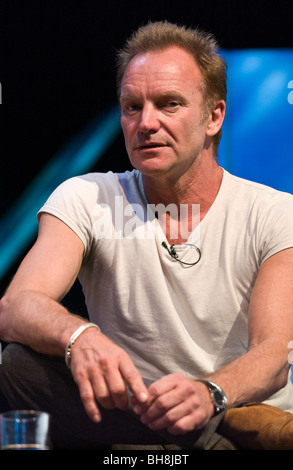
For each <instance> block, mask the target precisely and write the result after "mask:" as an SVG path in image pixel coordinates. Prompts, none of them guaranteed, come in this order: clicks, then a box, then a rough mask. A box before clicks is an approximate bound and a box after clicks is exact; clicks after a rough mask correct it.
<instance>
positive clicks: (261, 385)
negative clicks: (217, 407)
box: [133, 249, 293, 434]
mask: <svg viewBox="0 0 293 470" xmlns="http://www.w3.org/2000/svg"><path fill="white" fill-rule="evenodd" d="M292 285H293V249H288V250H284V251H282V252H280V253H277V254H276V255H274V256H272V257H271V258H269V259H268V260H267V261H265V263H264V264H263V265H262V267H261V268H260V270H259V273H258V277H257V280H256V283H255V286H254V289H253V293H252V297H251V302H250V309H249V318H248V321H249V339H250V348H249V350H248V352H247V353H246V354H244V355H243V356H241V357H239V358H238V359H236V360H234V361H233V362H231V363H230V364H228V365H226V366H225V367H223V368H222V369H221V370H219V371H217V372H215V373H214V374H211V375H210V376H209V377H208V378H209V379H210V380H212V381H214V382H215V383H217V384H218V385H220V386H221V387H222V388H223V390H224V391H225V393H226V395H227V397H228V403H229V404H232V403H236V402H239V401H263V400H265V399H267V398H268V397H269V396H271V395H272V394H273V393H275V392H276V391H278V390H279V389H280V388H282V387H283V386H284V385H285V384H286V382H287V378H288V371H289V367H290V364H289V363H288V348H287V346H288V342H289V341H290V340H292V339H293V289H292ZM149 392H150V399H149V402H148V404H147V406H146V405H145V406H141V405H140V404H138V403H136V402H135V399H134V400H133V401H134V405H135V410H136V412H137V413H138V414H140V415H141V420H142V421H143V422H144V423H146V424H148V425H149V427H150V428H151V429H154V430H158V429H164V428H167V429H168V430H169V432H171V433H174V434H184V433H185V432H187V431H189V430H192V429H197V428H201V427H202V426H204V425H205V424H206V423H207V422H208V420H209V419H210V418H211V416H212V415H213V407H212V406H211V402H210V400H209V393H208V391H207V389H206V387H205V386H204V385H203V384H201V383H198V382H196V381H193V380H190V379H187V378H186V377H184V376H182V375H180V374H171V375H169V376H165V377H163V378H162V379H160V380H159V381H157V382H156V383H154V384H152V385H151V387H150V388H149Z"/></svg>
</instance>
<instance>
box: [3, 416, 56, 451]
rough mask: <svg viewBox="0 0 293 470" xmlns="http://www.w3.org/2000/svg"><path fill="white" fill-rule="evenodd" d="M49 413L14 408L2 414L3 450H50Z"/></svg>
mask: <svg viewBox="0 0 293 470" xmlns="http://www.w3.org/2000/svg"><path fill="white" fill-rule="evenodd" d="M49 420H50V416H49V414H48V413H45V412H43V411H35V410H14V411H6V412H5V413H2V414H1V420H0V423H1V432H0V436H1V449H2V450H49V449H50V445H49Z"/></svg>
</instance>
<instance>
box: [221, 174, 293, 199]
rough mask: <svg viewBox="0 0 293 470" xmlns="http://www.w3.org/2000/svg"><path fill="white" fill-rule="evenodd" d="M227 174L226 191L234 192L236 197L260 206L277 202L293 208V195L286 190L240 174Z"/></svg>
mask: <svg viewBox="0 0 293 470" xmlns="http://www.w3.org/2000/svg"><path fill="white" fill-rule="evenodd" d="M224 175H225V191H226V193H227V194H229V195H230V197H231V195H232V194H233V199H234V198H240V199H242V200H243V201H246V202H247V203H248V204H253V205H257V206H259V207H263V208H265V207H269V206H274V205H275V204H278V203H280V204H281V205H282V204H285V203H287V204H288V206H289V207H290V206H291V207H292V208H293V195H292V194H290V193H287V192H284V191H280V190H277V189H275V188H272V187H270V186H267V185H265V184H261V183H257V182H255V181H250V180H247V179H244V178H240V177H238V176H235V175H232V174H230V173H228V172H227V171H225V172H224Z"/></svg>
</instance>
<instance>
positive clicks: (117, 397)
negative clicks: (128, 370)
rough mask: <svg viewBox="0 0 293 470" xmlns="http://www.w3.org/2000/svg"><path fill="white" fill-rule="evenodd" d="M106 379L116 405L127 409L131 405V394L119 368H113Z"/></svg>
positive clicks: (121, 408)
mask: <svg viewBox="0 0 293 470" xmlns="http://www.w3.org/2000/svg"><path fill="white" fill-rule="evenodd" d="M106 381H107V385H108V389H109V391H110V394H111V399H112V402H113V404H114V407H117V408H119V409H120V410H126V409H127V408H128V407H129V396H128V393H127V387H126V385H125V382H124V380H123V378H122V377H121V374H120V372H119V370H113V371H112V373H111V374H109V375H107V376H106Z"/></svg>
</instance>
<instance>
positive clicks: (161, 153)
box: [120, 47, 207, 179]
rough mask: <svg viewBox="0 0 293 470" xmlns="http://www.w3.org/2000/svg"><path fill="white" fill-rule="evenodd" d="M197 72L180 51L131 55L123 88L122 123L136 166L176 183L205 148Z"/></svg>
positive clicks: (172, 49) (190, 57)
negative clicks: (170, 178)
mask: <svg viewBox="0 0 293 470" xmlns="http://www.w3.org/2000/svg"><path fill="white" fill-rule="evenodd" d="M201 83H202V78H201V73H200V71H199V69H198V67H197V65H196V63H195V61H194V59H193V58H192V56H191V55H190V54H189V53H188V52H186V51H185V50H183V49H181V48H179V47H169V48H168V49H165V50H163V51H154V52H148V53H146V54H139V55H137V56H135V57H134V58H133V59H132V61H131V62H130V63H129V65H128V66H127V68H126V70H125V73H124V76H123V79H122V84H121V95H120V104H121V125H122V129H123V133H124V138H125V145H126V150H127V152H128V155H129V158H130V161H131V163H132V165H133V166H134V168H136V169H138V170H139V171H141V173H142V174H144V175H148V176H158V175H160V176H161V175H162V174H165V175H168V176H171V177H174V178H175V179H178V177H180V176H181V175H182V174H184V173H185V172H186V171H187V170H188V169H189V168H190V166H191V165H192V164H193V163H194V161H195V160H196V158H197V157H198V155H199V154H200V153H201V151H202V149H203V147H204V146H205V145H206V128H207V119H206V120H204V119H203V102H202V92H201Z"/></svg>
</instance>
